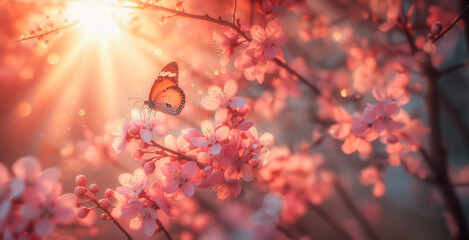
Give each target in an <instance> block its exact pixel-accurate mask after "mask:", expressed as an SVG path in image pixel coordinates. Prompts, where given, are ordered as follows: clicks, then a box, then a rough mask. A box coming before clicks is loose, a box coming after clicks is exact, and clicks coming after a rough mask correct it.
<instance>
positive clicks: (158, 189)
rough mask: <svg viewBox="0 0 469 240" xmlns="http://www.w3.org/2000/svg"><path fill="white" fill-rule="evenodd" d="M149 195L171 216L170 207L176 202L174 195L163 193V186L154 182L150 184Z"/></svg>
mask: <svg viewBox="0 0 469 240" xmlns="http://www.w3.org/2000/svg"><path fill="white" fill-rule="evenodd" d="M149 196H150V198H151V199H153V200H154V201H155V203H156V205H157V206H158V207H159V208H160V209H161V210H163V212H164V213H165V214H166V215H168V216H173V212H172V208H173V207H175V205H176V203H177V202H176V199H175V196H174V195H169V194H167V193H165V192H164V190H163V187H162V186H161V185H160V184H159V183H157V182H154V183H152V184H151V186H150V190H149Z"/></svg>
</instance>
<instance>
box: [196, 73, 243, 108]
mask: <svg viewBox="0 0 469 240" xmlns="http://www.w3.org/2000/svg"><path fill="white" fill-rule="evenodd" d="M237 91H238V84H237V83H236V82H235V81H233V80H229V81H227V82H226V83H225V85H224V86H223V90H222V89H221V88H220V87H218V86H210V87H209V88H208V96H207V97H204V98H203V99H202V107H204V108H205V109H208V110H216V109H223V108H227V107H231V108H240V107H242V106H244V105H245V104H246V99H245V98H242V97H235V95H236V92H237Z"/></svg>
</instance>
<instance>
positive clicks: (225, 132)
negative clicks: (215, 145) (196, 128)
mask: <svg viewBox="0 0 469 240" xmlns="http://www.w3.org/2000/svg"><path fill="white" fill-rule="evenodd" d="M230 132H231V130H230V128H229V127H227V126H222V127H219V128H218V129H217V130H216V131H215V139H216V140H217V141H224V140H225V139H227V138H228V137H229V136H230Z"/></svg>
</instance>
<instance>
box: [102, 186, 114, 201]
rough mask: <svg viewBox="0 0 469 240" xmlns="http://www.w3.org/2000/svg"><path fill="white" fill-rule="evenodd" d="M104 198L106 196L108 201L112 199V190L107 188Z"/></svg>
mask: <svg viewBox="0 0 469 240" xmlns="http://www.w3.org/2000/svg"><path fill="white" fill-rule="evenodd" d="M104 196H106V198H107V199H110V198H112V197H114V191H112V189H109V188H108V189H106V191H105V192H104Z"/></svg>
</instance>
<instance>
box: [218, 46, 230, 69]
mask: <svg viewBox="0 0 469 240" xmlns="http://www.w3.org/2000/svg"><path fill="white" fill-rule="evenodd" d="M230 53H231V51H228V50H226V51H225V52H224V53H223V54H222V55H221V57H220V65H221V66H226V65H227V64H228V63H229V62H230V57H231V55H232V54H230Z"/></svg>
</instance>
